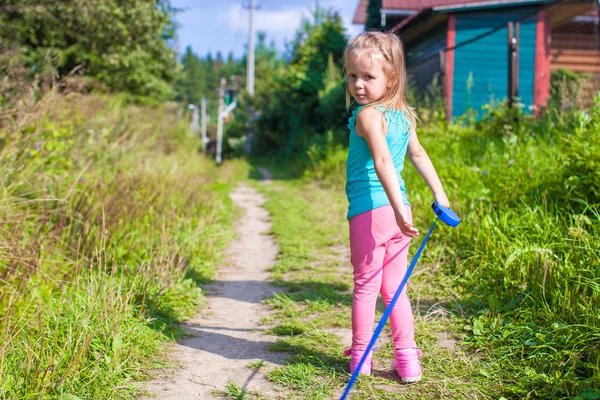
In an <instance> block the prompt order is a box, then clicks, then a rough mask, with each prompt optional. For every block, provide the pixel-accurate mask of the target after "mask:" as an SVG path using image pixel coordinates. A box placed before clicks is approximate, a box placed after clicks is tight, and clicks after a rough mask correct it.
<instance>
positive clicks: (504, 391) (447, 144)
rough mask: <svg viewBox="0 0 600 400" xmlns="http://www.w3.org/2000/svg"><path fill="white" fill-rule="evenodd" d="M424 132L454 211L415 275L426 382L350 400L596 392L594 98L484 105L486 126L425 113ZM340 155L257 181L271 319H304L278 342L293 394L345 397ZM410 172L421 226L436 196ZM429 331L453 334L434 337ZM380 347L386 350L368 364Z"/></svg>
mask: <svg viewBox="0 0 600 400" xmlns="http://www.w3.org/2000/svg"><path fill="white" fill-rule="evenodd" d="M420 139H421V142H422V143H423V144H424V146H425V148H426V149H427V151H428V153H429V155H430V157H431V158H432V160H433V161H434V163H435V165H436V168H437V170H438V171H439V173H440V175H441V178H442V180H443V181H444V184H445V188H446V191H447V193H448V195H449V197H450V199H451V202H452V206H453V208H454V209H455V210H456V211H457V212H458V214H459V215H460V216H461V217H462V219H463V221H462V223H461V225H460V226H459V227H458V228H456V229H450V228H448V227H444V226H440V227H438V228H437V229H436V232H435V234H434V235H433V236H432V239H431V241H430V242H429V243H428V245H427V248H426V250H425V252H424V254H423V256H422V257H421V260H420V262H419V265H418V266H417V271H416V273H415V275H414V276H413V277H412V278H411V284H412V287H411V291H412V301H413V304H415V305H417V304H418V305H419V309H420V310H421V312H420V314H419V316H418V317H417V340H418V343H419V345H420V346H421V347H422V348H423V350H424V357H423V364H424V366H425V371H426V372H425V375H424V382H422V383H421V384H419V385H415V386H408V387H405V386H400V385H398V383H397V382H396V381H395V380H394V378H393V376H392V375H389V374H385V373H384V375H383V376H378V375H377V374H376V375H375V377H371V378H361V380H360V382H359V384H358V386H357V389H356V392H355V393H356V395H355V396H356V398H361V399H362V398H374V399H375V398H381V399H382V398H460V399H463V398H465V399H466V398H469V399H471V398H477V397H479V398H514V399H516V398H542V399H551V398H552V399H554V398H576V399H592V398H600V349H599V348H598V343H600V313H599V311H598V310H600V304H599V303H600V290H599V289H600V234H599V232H600V189H599V188H600V187H599V182H600V179H599V177H598V171H599V170H600V164H599V163H600V97H598V98H597V99H596V103H595V105H594V106H593V107H591V109H589V110H587V111H565V112H562V111H558V110H548V111H547V112H546V115H545V116H544V118H541V119H538V120H533V119H531V118H530V117H527V116H524V115H519V113H518V112H517V113H515V112H507V111H506V110H504V109H491V110H490V111H489V114H488V115H486V116H485V117H484V119H483V120H482V121H480V122H476V121H470V120H465V121H464V124H455V125H449V126H448V125H446V124H445V123H444V122H439V123H431V124H430V125H428V126H425V127H423V128H422V129H421V130H420ZM344 152H345V150H344V149H342V148H327V149H323V150H322V151H321V153H322V155H323V157H325V158H324V159H323V160H322V161H320V160H318V159H315V160H311V162H312V163H311V167H310V171H309V172H308V173H307V174H306V176H308V177H310V178H312V179H315V180H308V179H301V178H287V177H285V176H280V177H279V179H280V181H277V185H276V186H265V187H264V188H263V189H262V190H264V191H265V193H266V194H267V195H268V197H269V202H268V203H267V208H268V209H269V211H270V212H271V213H272V214H273V223H274V226H273V232H274V234H275V235H276V236H277V239H278V242H279V244H280V248H281V254H280V256H279V260H278V263H277V264H276V265H275V266H274V268H273V273H274V277H275V278H276V279H278V280H279V284H280V285H282V286H284V287H287V288H288V289H289V291H288V292H287V293H285V294H281V295H278V296H276V297H274V298H273V299H271V300H270V301H269V304H270V305H271V306H272V307H273V309H274V311H275V314H274V316H273V317H272V318H271V319H270V320H269V321H267V322H269V323H271V324H273V325H275V326H278V327H283V328H282V329H281V331H284V332H285V331H288V332H289V331H290V329H288V328H286V327H289V326H296V325H298V324H301V326H302V328H303V331H302V332H298V334H294V335H289V336H286V337H284V338H282V339H281V340H280V341H279V342H277V344H276V345H274V347H275V348H277V349H285V350H287V351H290V352H291V353H292V357H291V358H290V361H289V363H288V364H287V365H286V366H285V367H283V368H281V369H279V370H275V371H274V372H273V373H271V375H270V376H271V378H272V379H273V380H274V381H276V382H278V383H279V384H281V385H283V386H285V387H286V388H288V390H291V391H293V392H294V393H295V394H296V395H297V396H298V398H328V397H332V396H336V395H339V392H340V390H341V388H342V386H343V383H344V382H345V381H346V380H347V378H348V375H347V369H346V368H347V360H346V359H344V358H343V357H341V351H342V348H341V346H340V345H339V338H336V337H335V334H333V336H331V334H329V333H328V330H329V332H339V330H340V329H341V330H342V331H343V330H344V329H345V332H346V333H347V332H348V329H349V315H350V314H349V306H350V299H351V297H350V293H349V291H348V289H349V288H350V285H351V280H350V279H351V272H350V268H351V267H350V264H349V260H348V255H347V253H344V251H343V250H340V249H343V248H344V247H345V246H346V242H347V232H346V231H347V225H346V222H345V221H344V213H345V199H344V193H343V184H344V174H343V173H340V171H343V165H341V164H343V160H344V157H343V155H344ZM294 176H298V174H297V173H295V174H294ZM405 180H406V181H407V187H408V189H409V192H408V195H409V198H410V200H411V203H412V204H413V206H414V214H415V225H416V226H417V227H419V228H421V230H424V229H425V228H426V227H428V226H429V225H430V224H431V222H432V214H431V212H430V211H429V205H430V204H431V201H432V199H431V194H430V192H429V191H428V189H427V188H426V186H425V184H424V183H423V182H422V180H421V179H420V177H418V175H417V174H416V172H415V171H414V169H413V168H412V167H411V166H407V169H406V173H405ZM420 240H421V239H419V240H417V241H415V243H414V245H413V246H412V251H413V252H414V250H415V248H416V245H418V244H419V241H420ZM335 253H339V254H341V256H339V255H338V256H337V257H336V256H335ZM432 305H436V306H434V307H433V308H432ZM427 310H429V311H430V312H427ZM431 311H434V312H431ZM336 329H337V330H338V331H336ZM439 332H446V333H449V334H450V336H451V337H453V338H454V339H457V340H458V342H457V343H456V345H455V346H454V347H453V348H452V349H450V350H449V349H447V348H444V347H443V346H441V342H440V341H439V337H438V335H437V333H439ZM390 356H391V347H390V346H389V344H386V345H384V346H382V349H381V351H380V352H379V353H376V355H375V360H376V365H377V363H379V365H381V368H382V370H384V371H385V370H386V369H387V367H386V366H385V364H383V362H384V360H389V358H390ZM302 390H306V394H305V393H301V391H302Z"/></svg>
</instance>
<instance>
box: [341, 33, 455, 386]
mask: <svg viewBox="0 0 600 400" xmlns="http://www.w3.org/2000/svg"><path fill="white" fill-rule="evenodd" d="M344 63H345V67H346V71H347V74H348V75H347V84H346V106H347V107H349V106H350V95H352V97H353V98H354V100H356V102H357V103H358V104H359V107H358V108H356V110H355V111H354V113H353V114H352V117H351V118H350V119H349V125H348V127H349V128H350V144H349V148H348V159H347V162H346V168H347V177H346V194H347V196H348V202H349V207H348V216H347V218H348V220H349V225H350V253H351V262H352V265H353V267H354V297H353V301H352V348H351V349H350V350H348V351H346V355H350V357H351V359H350V371H351V372H354V370H355V369H356V368H357V366H358V364H359V362H360V360H361V358H362V356H363V354H364V352H365V350H366V348H367V346H368V344H369V341H370V340H371V336H372V334H373V324H374V322H375V303H376V300H377V295H378V293H379V292H381V295H382V297H383V300H384V302H385V304H386V306H387V305H388V304H389V302H390V300H391V299H392V297H393V296H394V294H395V292H396V290H397V289H398V286H399V285H400V282H401V281H402V278H403V277H404V275H405V273H406V269H407V259H408V246H409V244H410V240H411V238H412V237H414V236H417V235H418V234H419V232H418V230H417V229H416V228H415V227H413V225H412V213H411V207H410V203H409V202H408V198H407V196H406V189H405V187H404V180H403V179H402V176H401V175H400V173H401V172H402V169H403V167H404V156H405V155H406V154H408V158H409V159H410V161H411V162H412V164H413V165H414V166H415V168H416V170H417V172H419V174H420V175H421V177H422V178H423V179H424V180H425V182H426V183H427V185H428V186H429V188H430V189H431V191H432V192H433V196H434V198H435V200H437V201H438V202H439V203H440V204H441V205H443V206H446V207H448V206H449V203H448V198H447V197H446V194H445V192H444V189H443V187H442V183H441V182H440V179H439V178H438V175H437V173H436V172H435V169H434V167H433V164H432V163H431V160H430V159H429V156H428V155H427V153H426V152H425V150H424V149H423V147H422V146H421V144H420V143H419V139H418V138H417V134H416V131H415V128H416V117H415V114H414V111H413V109H412V108H411V107H409V106H408V105H407V103H406V67H405V65H404V54H403V50H402V43H401V42H400V39H399V38H398V37H397V36H396V35H394V34H392V33H382V32H365V33H362V34H360V35H358V36H356V37H355V38H353V39H351V40H350V42H349V43H348V44H347V45H346V49H345V51H344ZM390 323H391V326H392V335H393V340H394V349H395V360H394V362H393V363H392V368H395V369H396V371H397V373H398V375H399V376H400V378H401V379H402V381H403V382H418V381H419V380H420V379H421V373H422V371H421V366H420V364H419V356H420V355H421V351H420V350H419V349H418V348H417V345H416V343H415V339H414V324H413V315H412V309H411V306H410V301H409V299H408V295H407V294H406V289H404V290H403V292H402V294H401V296H400V298H399V299H398V302H397V303H396V305H395V307H394V309H393V311H392V313H391V315H390ZM372 365H373V363H372V361H371V354H369V355H368V357H367V359H366V362H365V363H364V364H363V367H362V368H361V370H360V371H359V373H361V374H365V375H370V374H371V368H372Z"/></svg>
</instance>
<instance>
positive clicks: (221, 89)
mask: <svg viewBox="0 0 600 400" xmlns="http://www.w3.org/2000/svg"><path fill="white" fill-rule="evenodd" d="M226 84H227V79H225V78H221V85H220V86H219V111H218V112H217V155H216V160H217V164H221V161H222V158H221V152H222V151H223V115H222V114H223V108H224V107H223V106H224V105H225V85H226Z"/></svg>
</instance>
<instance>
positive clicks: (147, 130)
mask: <svg viewBox="0 0 600 400" xmlns="http://www.w3.org/2000/svg"><path fill="white" fill-rule="evenodd" d="M0 144H1V147H0V171H2V173H1V174H0V188H1V192H0V224H1V225H2V229H1V230H0V249H1V250H0V397H1V398H19V399H26V398H47V397H60V396H61V395H65V394H70V395H74V396H77V397H80V398H95V399H100V398H132V397H133V395H134V392H135V391H134V389H133V388H132V386H131V385H130V384H129V383H130V382H131V381H132V380H136V379H140V378H143V377H144V376H146V375H147V371H148V369H150V368H151V367H152V366H153V365H156V364H154V363H155V362H157V361H158V362H160V361H161V360H163V361H164V359H163V358H161V356H162V351H161V345H162V344H163V343H164V341H165V340H168V339H169V338H172V337H174V336H176V335H177V334H178V331H177V328H176V325H175V323H176V322H178V321H181V320H182V319H183V318H185V317H187V316H189V315H191V313H193V312H194V310H195V307H196V306H197V305H198V304H199V303H200V302H201V300H202V291H201V289H200V288H199V287H198V286H197V283H198V282H200V281H203V280H208V279H211V277H212V274H213V267H214V265H215V263H217V262H218V261H219V252H220V250H221V249H222V248H223V246H224V245H225V244H226V242H227V241H228V240H229V238H230V237H231V236H232V229H231V223H232V217H233V216H234V209H233V207H232V204H231V202H230V201H229V199H228V197H227V193H228V191H229V189H230V187H231V184H232V182H233V181H234V178H235V177H236V176H237V174H239V173H241V172H243V171H244V168H245V167H244V166H243V165H242V164H241V163H238V164H236V163H232V164H229V165H225V166H224V167H223V168H222V169H221V171H219V173H218V174H217V170H216V167H215V166H214V165H213V164H212V163H211V162H210V161H208V160H206V159H204V158H202V157H201V156H199V155H197V151H196V150H197V149H198V146H199V143H198V140H197V139H196V138H192V137H190V136H189V134H188V131H187V129H186V124H185V123H184V122H183V121H182V120H181V119H180V118H179V117H177V113H176V108H175V107H169V106H161V107H156V108H141V107H135V106H132V105H128V104H127V103H125V102H124V101H123V98H122V97H118V96H116V97H115V96H111V97H108V96H107V97H98V96H79V95H71V96H68V97H62V96H58V95H55V94H52V93H50V94H48V95H46V97H45V98H44V99H43V100H42V101H41V102H40V103H39V104H38V106H37V110H36V112H35V113H34V114H32V115H31V116H30V118H29V119H27V120H25V121H23V122H22V123H21V125H20V128H19V129H11V130H5V131H2V132H0ZM217 175H218V176H219V178H217Z"/></svg>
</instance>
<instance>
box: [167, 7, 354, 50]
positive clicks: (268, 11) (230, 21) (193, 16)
mask: <svg viewBox="0 0 600 400" xmlns="http://www.w3.org/2000/svg"><path fill="white" fill-rule="evenodd" d="M358 1H359V0H255V2H256V5H257V6H258V7H259V8H258V9H257V10H256V12H255V22H254V26H255V31H256V32H258V31H263V32H266V34H267V42H268V43H270V42H271V40H275V45H276V47H277V49H278V50H279V51H280V52H282V53H283V51H284V50H285V47H284V43H285V40H286V39H287V40H288V41H290V40H291V39H292V38H293V36H294V32H296V30H297V29H298V27H299V26H300V21H301V20H302V17H303V16H305V17H309V18H310V17H311V15H312V11H314V9H315V5H316V3H317V2H318V4H319V6H320V7H322V8H326V9H329V8H331V9H334V10H337V11H338V12H339V14H340V16H341V17H342V20H343V23H344V26H345V27H346V28H347V34H349V35H354V34H356V33H359V32H361V31H362V26H358V25H352V17H353V16H354V12H355V10H356V6H357V5H358ZM171 4H172V5H173V6H174V7H176V8H181V9H183V10H184V11H183V12H181V13H180V14H178V15H177V21H178V22H179V24H180V28H179V30H178V40H177V44H176V46H177V50H178V52H179V54H183V52H184V50H185V48H186V47H187V46H188V45H189V46H191V47H192V49H193V51H194V53H196V54H197V55H198V56H200V57H204V56H206V55H207V54H208V53H209V52H211V53H212V55H213V57H214V56H215V54H216V53H217V51H221V53H222V55H223V57H224V58H226V57H227V55H228V54H229V52H230V51H231V52H233V55H234V57H235V58H240V57H241V56H242V55H243V54H244V53H245V46H247V44H248V26H249V18H250V11H249V10H248V8H247V7H248V6H249V4H250V0H171Z"/></svg>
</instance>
